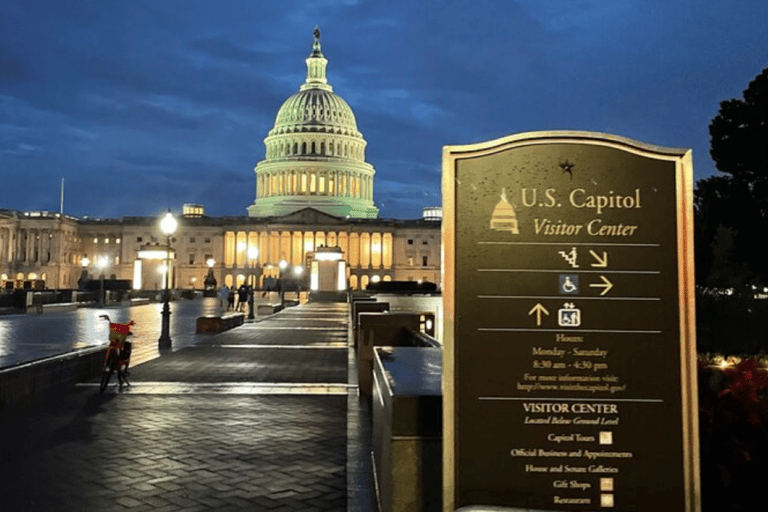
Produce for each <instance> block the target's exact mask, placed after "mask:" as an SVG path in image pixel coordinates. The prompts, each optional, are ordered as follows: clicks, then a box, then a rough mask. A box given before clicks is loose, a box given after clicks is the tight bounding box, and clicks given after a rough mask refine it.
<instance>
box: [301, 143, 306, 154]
mask: <svg viewBox="0 0 768 512" xmlns="http://www.w3.org/2000/svg"><path fill="white" fill-rule="evenodd" d="M301 154H302V155H306V154H307V143H306V142H302V143H301Z"/></svg>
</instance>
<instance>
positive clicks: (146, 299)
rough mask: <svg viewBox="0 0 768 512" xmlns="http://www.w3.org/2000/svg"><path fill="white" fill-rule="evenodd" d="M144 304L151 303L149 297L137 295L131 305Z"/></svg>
mask: <svg viewBox="0 0 768 512" xmlns="http://www.w3.org/2000/svg"><path fill="white" fill-rule="evenodd" d="M144 304H149V297H136V298H135V299H131V306H142V305H144Z"/></svg>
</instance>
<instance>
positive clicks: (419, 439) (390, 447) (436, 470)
mask: <svg viewBox="0 0 768 512" xmlns="http://www.w3.org/2000/svg"><path fill="white" fill-rule="evenodd" d="M442 355H443V352H442V350H441V349H439V348H417V347H377V348H376V352H375V364H374V370H373V375H374V386H373V388H374V389H373V393H374V395H373V400H372V410H373V460H374V466H375V469H376V472H375V474H376V483H377V485H376V490H377V492H378V498H379V503H380V504H381V511H382V512H440V511H442V509H443V508H442V491H443V487H442V477H443V473H442V458H443V450H442V447H443V441H442V436H443V423H442V417H443V410H442Z"/></svg>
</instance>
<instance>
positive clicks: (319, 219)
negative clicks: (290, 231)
mask: <svg viewBox="0 0 768 512" xmlns="http://www.w3.org/2000/svg"><path fill="white" fill-rule="evenodd" d="M271 220H272V221H273V222H276V223H285V224H341V223H342V221H343V220H344V219H342V218H341V217H335V216H333V215H329V214H327V213H325V212H321V211H320V210H315V209H314V208H312V207H309V206H308V207H306V208H302V209H301V210H299V211H296V212H293V213H289V214H288V215H282V216H276V217H272V219H271Z"/></svg>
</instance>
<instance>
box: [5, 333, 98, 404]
mask: <svg viewBox="0 0 768 512" xmlns="http://www.w3.org/2000/svg"><path fill="white" fill-rule="evenodd" d="M105 349H106V345H104V346H98V347H89V348H86V349H82V350H77V351H74V352H70V353H67V354H62V355H59V356H54V357H49V358H46V359H41V360H39V361H34V362H31V363H26V364H22V365H18V366H13V367H10V368H4V369H2V370H0V416H2V417H5V416H7V415H9V414H12V413H13V412H15V411H18V410H19V409H22V408H24V407H26V406H29V405H32V404H35V403H40V402H42V401H43V400H45V399H46V398H47V397H49V396H50V395H51V394H53V393H56V392H60V391H64V390H66V389H67V388H70V387H71V386H73V385H74V384H76V383H77V382H82V381H84V380H88V379H90V378H92V377H94V376H95V375H97V374H98V373H99V372H100V371H101V367H102V364H103V362H104V351H105Z"/></svg>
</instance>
